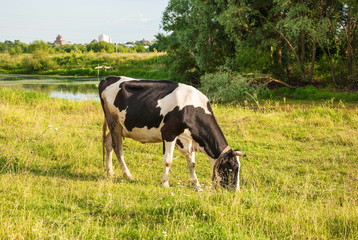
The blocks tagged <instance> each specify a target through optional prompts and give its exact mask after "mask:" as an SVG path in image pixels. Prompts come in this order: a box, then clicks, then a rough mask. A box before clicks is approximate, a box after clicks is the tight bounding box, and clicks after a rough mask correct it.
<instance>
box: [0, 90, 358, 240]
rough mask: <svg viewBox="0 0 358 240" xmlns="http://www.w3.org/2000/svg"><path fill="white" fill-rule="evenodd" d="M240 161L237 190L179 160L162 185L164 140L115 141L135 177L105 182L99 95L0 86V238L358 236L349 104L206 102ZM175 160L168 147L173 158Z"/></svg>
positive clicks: (200, 166) (206, 166)
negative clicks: (195, 183) (63, 96)
mask: <svg viewBox="0 0 358 240" xmlns="http://www.w3.org/2000/svg"><path fill="white" fill-rule="evenodd" d="M213 109H214V112H215V113H216V116H217V119H218V122H219V124H220V126H221V127H222V129H223V131H224V133H225V135H226V137H227V139H228V141H229V143H230V145H231V146H232V147H233V148H240V149H241V150H242V151H244V152H246V153H247V154H248V157H247V158H243V159H242V160H241V162H242V171H241V176H242V177H241V181H242V186H241V192H239V193H232V192H227V191H223V190H220V189H219V190H214V189H213V188H212V187H211V181H210V177H211V167H210V162H209V160H208V159H207V157H206V156H205V155H203V154H198V155H197V174H198V177H199V181H200V182H201V183H202V184H204V191H203V192H195V191H193V190H192V189H191V188H190V187H188V185H189V181H188V179H189V174H188V171H187V168H186V162H185V159H184V158H183V157H179V158H178V159H175V161H174V164H173V167H172V172H171V174H170V183H171V186H172V187H171V188H170V189H164V188H162V187H161V186H160V180H161V174H162V160H161V152H162V151H161V144H146V145H143V144H140V143H137V142H134V141H132V140H129V139H126V140H125V141H124V148H125V158H126V162H127V164H128V166H129V168H130V170H131V172H132V174H133V175H134V176H135V177H136V178H137V181H135V182H130V181H127V180H125V179H124V178H122V174H121V172H120V170H119V168H118V164H117V163H116V164H115V167H116V174H117V176H118V177H117V179H116V180H115V181H113V182H112V181H110V180H108V179H107V178H106V177H105V176H106V174H105V172H104V170H103V166H102V159H101V158H102V152H101V149H102V146H101V125H102V120H103V115H102V110H101V107H100V104H99V103H98V102H72V101H66V100H59V99H50V98H48V97H46V96H45V95H42V94H39V93H30V92H24V91H19V90H14V89H6V88H0V239H356V238H357V236H358V200H357V196H358V188H357V187H358V184H357V180H358V179H357V176H358V170H357V169H358V168H357V167H358V166H357V163H358V156H357V150H358V138H357V136H358V114H357V113H358V110H357V105H354V104H351V105H349V106H345V105H344V104H342V103H340V104H334V103H333V102H331V101H328V102H312V103H307V102H306V103H305V104H299V103H297V102H292V103H284V102H281V103H278V102H260V103H259V105H258V108H256V109H255V110H254V109H252V108H250V107H237V106H223V105H215V106H213ZM176 156H179V153H178V152H175V157H176Z"/></svg>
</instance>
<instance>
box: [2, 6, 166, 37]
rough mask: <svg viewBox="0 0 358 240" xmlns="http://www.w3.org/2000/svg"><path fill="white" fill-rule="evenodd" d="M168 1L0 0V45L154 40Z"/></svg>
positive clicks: (159, 30)
mask: <svg viewBox="0 0 358 240" xmlns="http://www.w3.org/2000/svg"><path fill="white" fill-rule="evenodd" d="M168 1H169V0H0V42H4V41H5V40H11V41H14V40H20V41H21V42H25V43H31V42H33V41H35V40H44V41H46V42H54V41H55V39H56V36H57V35H58V34H61V35H62V36H63V38H64V39H65V41H70V42H71V43H89V42H91V41H92V40H93V39H96V40H97V39H98V36H99V35H100V34H105V35H108V36H109V37H111V38H112V40H113V42H116V43H125V42H129V41H136V40H142V39H145V40H154V39H155V37H154V35H156V34H158V33H159V32H161V33H164V31H163V30H162V29H161V27H160V26H161V18H162V13H163V11H164V10H165V8H166V6H167V5H168Z"/></svg>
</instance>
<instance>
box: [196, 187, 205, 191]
mask: <svg viewBox="0 0 358 240" xmlns="http://www.w3.org/2000/svg"><path fill="white" fill-rule="evenodd" d="M194 191H197V192H202V191H204V190H203V189H202V188H201V186H194Z"/></svg>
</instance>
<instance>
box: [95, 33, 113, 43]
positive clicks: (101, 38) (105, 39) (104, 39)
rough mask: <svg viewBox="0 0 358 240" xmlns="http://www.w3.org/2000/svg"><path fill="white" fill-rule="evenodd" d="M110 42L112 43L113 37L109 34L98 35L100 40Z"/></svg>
mask: <svg viewBox="0 0 358 240" xmlns="http://www.w3.org/2000/svg"><path fill="white" fill-rule="evenodd" d="M101 41H104V42H108V43H112V38H110V37H109V36H107V35H105V34H101V35H99V36H98V42H101Z"/></svg>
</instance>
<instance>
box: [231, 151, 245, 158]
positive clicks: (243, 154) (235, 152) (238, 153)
mask: <svg viewBox="0 0 358 240" xmlns="http://www.w3.org/2000/svg"><path fill="white" fill-rule="evenodd" d="M233 153H234V155H235V156H239V157H246V154H245V153H243V152H240V151H239V150H234V151H233Z"/></svg>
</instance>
